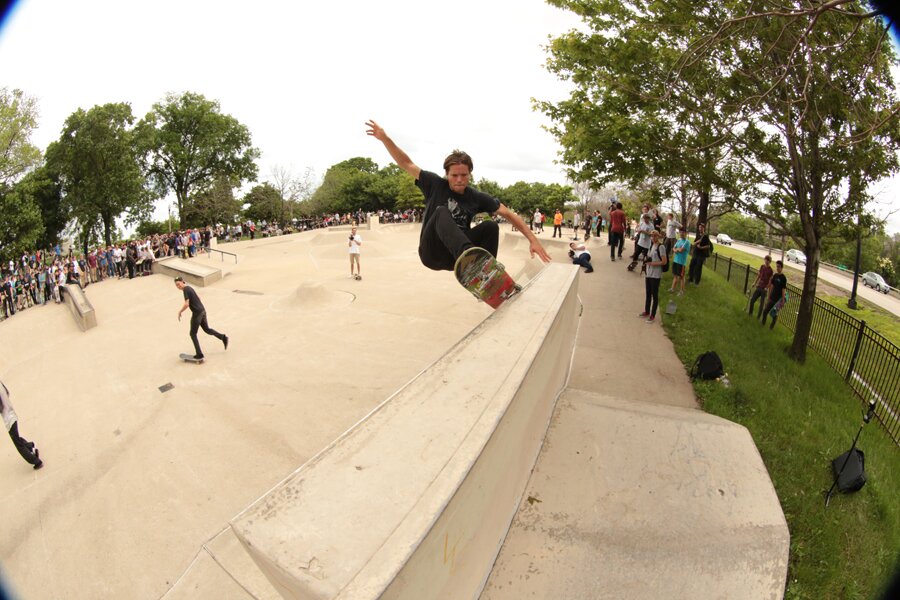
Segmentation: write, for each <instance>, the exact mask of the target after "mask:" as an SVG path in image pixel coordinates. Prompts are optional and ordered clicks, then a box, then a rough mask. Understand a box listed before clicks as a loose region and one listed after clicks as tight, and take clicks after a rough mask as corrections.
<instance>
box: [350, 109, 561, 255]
mask: <svg viewBox="0 0 900 600" xmlns="http://www.w3.org/2000/svg"><path fill="white" fill-rule="evenodd" d="M366 126H367V127H368V129H367V130H366V133H367V134H368V135H370V136H372V137H374V138H375V139H376V140H378V141H380V142H381V143H382V144H384V147H385V149H386V150H387V151H388V154H390V155H391V158H393V159H394V162H396V163H397V166H399V167H400V168H401V169H403V170H404V171H406V172H407V173H408V174H409V175H410V176H411V177H412V178H413V179H414V180H415V182H416V186H417V187H418V188H419V189H420V190H421V191H422V193H423V194H424V195H425V214H424V215H423V216H422V230H421V233H420V234H419V259H420V260H421V261H422V264H423V265H425V266H426V267H428V268H429V269H432V270H434V271H452V270H453V267H454V265H455V263H456V259H457V258H459V256H460V255H462V253H463V252H465V251H466V250H468V249H469V248H472V247H480V248H484V249H485V250H487V251H488V252H490V253H491V255H492V256H494V257H495V258H496V257H497V249H498V247H499V243H500V229H499V227H498V225H497V223H496V222H495V221H493V220H492V219H488V220H486V221H483V222H482V223H479V224H478V225H476V226H475V227H472V226H471V225H472V219H473V218H474V217H475V215H477V214H479V213H484V212H486V213H489V214H491V215H495V216H498V217H501V218H503V219H506V220H507V221H509V222H510V223H511V224H512V226H513V227H515V228H516V229H518V230H519V232H520V233H522V235H524V236H525V237H526V238H527V239H528V242H529V244H530V246H529V251H530V253H531V257H532V258H534V256H535V255H537V256H538V257H539V258H540V259H541V260H542V261H544V262H545V263H546V262H550V255H549V254H547V251H546V250H544V247H543V246H542V245H541V243H540V242H539V241H538V239H537V238H536V237H535V235H534V233H532V232H531V230H530V229H529V228H528V226H527V225H526V224H525V221H523V220H522V218H521V217H519V215H517V214H516V213H514V212H513V211H511V210H510V209H509V208H507V207H506V206H505V205H504V204H503V203H502V202H500V200H498V199H497V198H494V197H493V196H491V195H489V194H485V193H484V192H480V191H478V190H475V189H472V188H471V187H469V179H470V178H471V175H472V169H473V163H472V158H471V157H470V156H469V155H468V154H466V153H465V152H462V151H460V150H454V151H453V152H451V153H450V155H449V156H447V158H446V159H444V175H445V176H444V177H441V176H440V175H438V174H437V173H432V172H430V171H425V170H423V169H420V168H419V167H418V166H416V164H415V163H414V162H413V161H412V159H410V157H409V156H408V155H407V154H406V152H404V151H403V150H401V149H400V148H399V147H397V145H396V144H395V143H394V141H393V140H392V139H391V138H390V137H388V135H387V133H385V131H384V129H383V128H382V127H381V126H380V125H378V124H377V123H376V122H375V121H368V122H367V123H366ZM536 216H537V214H536ZM535 222H537V218H536V219H535Z"/></svg>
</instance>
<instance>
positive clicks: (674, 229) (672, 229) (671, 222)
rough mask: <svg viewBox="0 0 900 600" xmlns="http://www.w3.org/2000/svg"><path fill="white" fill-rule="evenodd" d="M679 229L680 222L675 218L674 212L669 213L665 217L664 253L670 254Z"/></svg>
mask: <svg viewBox="0 0 900 600" xmlns="http://www.w3.org/2000/svg"><path fill="white" fill-rule="evenodd" d="M679 229H681V223H679V222H678V221H676V220H675V214H674V213H669V216H668V218H667V219H666V254H668V255H669V256H672V250H673V248H675V241H676V240H677V239H678V230H679Z"/></svg>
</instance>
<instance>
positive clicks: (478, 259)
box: [453, 247, 522, 308]
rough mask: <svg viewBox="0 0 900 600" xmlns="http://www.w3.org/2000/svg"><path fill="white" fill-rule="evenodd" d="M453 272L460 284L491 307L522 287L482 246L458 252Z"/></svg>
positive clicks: (498, 305) (497, 304) (495, 306)
mask: <svg viewBox="0 0 900 600" xmlns="http://www.w3.org/2000/svg"><path fill="white" fill-rule="evenodd" d="M453 273H454V274H455V275H456V280H457V281H459V283H460V285H462V286H463V287H464V288H466V289H467V290H469V292H471V293H472V295H473V296H475V297H476V298H478V299H479V300H481V301H482V302H485V303H487V304H488V305H490V306H491V307H492V308H499V307H500V305H501V304H503V303H504V302H505V301H506V300H508V299H509V298H511V297H512V296H513V295H515V294H516V293H517V292H519V291H520V290H521V289H522V288H521V286H519V285H517V284H516V282H515V281H513V278H512V277H510V276H509V274H508V273H507V272H506V269H505V268H504V267H503V265H502V264H501V263H499V262H497V259H495V258H494V257H493V256H492V255H491V253H490V252H488V251H487V250H485V249H484V248H478V247H474V248H469V249H468V250H466V251H465V252H463V253H462V254H460V256H459V258H457V259H456V264H455V265H454V267H453Z"/></svg>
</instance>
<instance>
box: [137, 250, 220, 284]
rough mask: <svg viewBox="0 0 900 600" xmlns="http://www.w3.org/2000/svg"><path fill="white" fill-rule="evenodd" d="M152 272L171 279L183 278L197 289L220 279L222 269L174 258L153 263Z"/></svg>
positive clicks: (169, 257)
mask: <svg viewBox="0 0 900 600" xmlns="http://www.w3.org/2000/svg"><path fill="white" fill-rule="evenodd" d="M152 271H153V273H158V274H160V275H167V276H169V277H173V278H174V277H183V278H184V280H185V282H187V283H189V284H190V285H195V286H197V287H206V286H208V285H212V284H213V283H215V282H217V281H219V280H220V279H222V269H217V268H215V267H211V266H209V265H205V264H203V263H199V262H197V261H195V260H184V259H183V258H178V257H176V256H167V257H165V258H160V259H158V260H155V261H153V266H152Z"/></svg>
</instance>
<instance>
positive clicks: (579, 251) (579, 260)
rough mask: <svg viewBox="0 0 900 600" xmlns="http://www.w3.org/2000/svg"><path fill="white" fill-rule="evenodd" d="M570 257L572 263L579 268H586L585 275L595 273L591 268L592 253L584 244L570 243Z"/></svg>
mask: <svg viewBox="0 0 900 600" xmlns="http://www.w3.org/2000/svg"><path fill="white" fill-rule="evenodd" d="M569 257H570V258H571V259H572V263H573V264H576V265H578V266H579V267H584V272H585V273H593V272H594V267H592V266H591V253H590V252H588V251H587V248H586V247H585V245H584V244H576V243H575V242H570V243H569Z"/></svg>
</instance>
